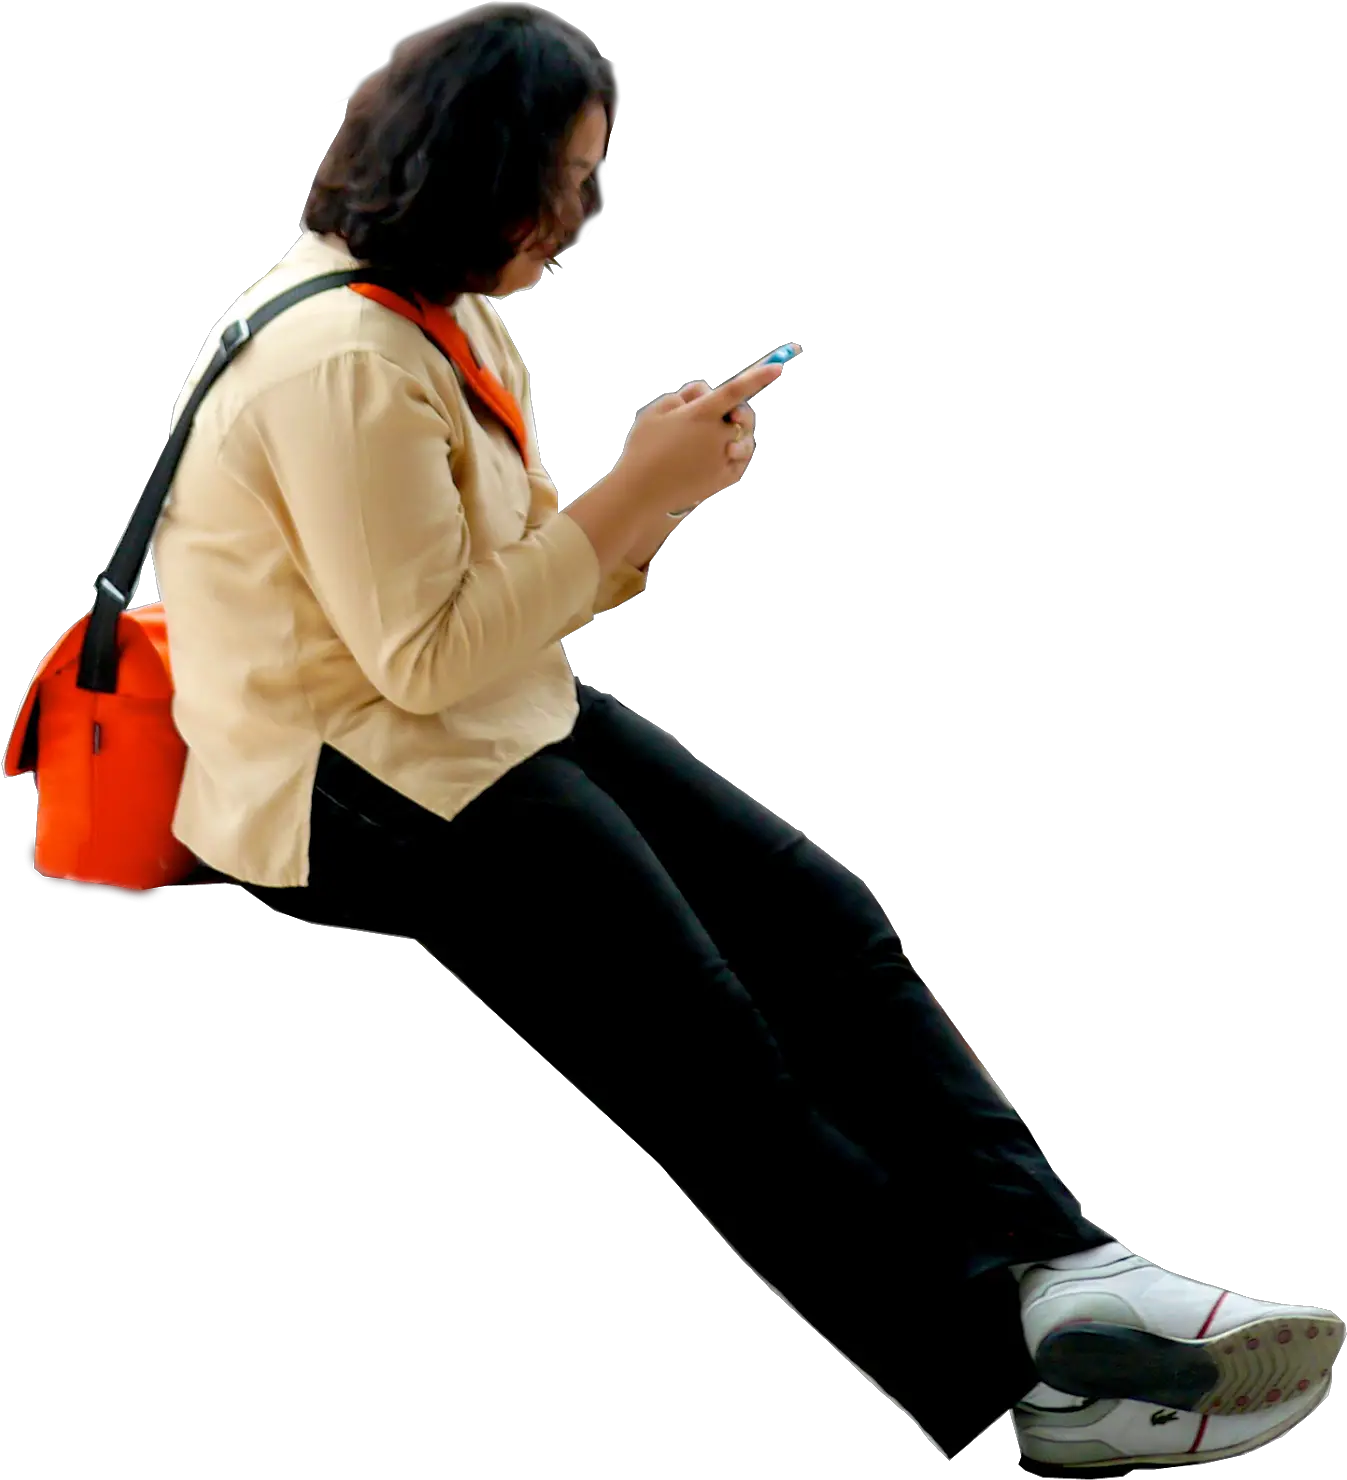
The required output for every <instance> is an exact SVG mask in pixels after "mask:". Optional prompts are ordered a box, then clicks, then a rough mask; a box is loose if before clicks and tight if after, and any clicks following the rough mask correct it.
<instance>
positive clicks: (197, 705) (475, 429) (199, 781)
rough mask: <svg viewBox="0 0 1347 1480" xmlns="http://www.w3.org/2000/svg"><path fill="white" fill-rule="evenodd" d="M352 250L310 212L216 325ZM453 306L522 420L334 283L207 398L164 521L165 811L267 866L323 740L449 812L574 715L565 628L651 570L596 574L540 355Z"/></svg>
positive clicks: (298, 805)
mask: <svg viewBox="0 0 1347 1480" xmlns="http://www.w3.org/2000/svg"><path fill="white" fill-rule="evenodd" d="M359 265H361V264H360V263H359V262H358V261H357V259H355V258H354V257H352V256H351V255H350V254H349V252H348V251H347V249H346V247H345V245H344V244H343V243H342V242H341V241H340V240H339V239H337V238H333V237H324V236H317V235H315V234H313V233H307V232H306V233H305V234H304V235H303V236H302V237H301V238H300V240H299V241H298V242H297V243H296V244H295V246H294V247H293V248H292V249H291V251H290V252H289V253H287V254H286V256H285V257H284V258H283V259H282V260H281V261H280V262H279V263H278V264H277V265H276V267H274V268H273V269H272V270H271V271H270V272H269V273H268V274H267V275H266V276H265V277H264V278H262V279H261V280H260V281H259V282H257V283H255V284H254V285H253V286H252V287H251V288H249V289H248V290H247V292H246V293H245V294H243V296H242V297H241V298H240V299H239V300H238V301H237V302H236V303H235V304H234V305H232V306H231V308H230V310H229V312H228V313H227V314H225V315H224V316H223V317H222V318H221V319H220V321H219V323H218V325H217V326H216V328H215V329H214V330H213V331H212V334H211V336H210V337H209V338H208V340H207V342H206V344H205V346H204V347H203V349H202V352H201V355H200V357H199V358H198V360H197V363H196V364H195V366H194V367H193V369H192V372H191V375H190V377H189V379H188V381H187V383H186V385H185V386H184V388H183V391H182V394H181V396H180V397H179V399H178V402H177V405H176V406H175V408H174V413H173V414H174V419H175V420H176V418H177V416H178V414H179V413H180V411H181V410H182V407H183V406H184V405H185V404H186V402H187V400H188V398H189V397H190V395H191V393H192V391H193V389H194V387H195V385H196V383H197V380H198V379H199V377H200V376H201V374H202V373H203V372H204V370H205V368H206V366H207V364H208V363H209V361H210V359H211V356H212V355H213V354H214V352H215V349H216V346H217V344H218V342H219V337H220V333H221V332H222V331H223V329H224V328H225V326H226V325H227V324H228V323H229V322H230V321H231V320H233V319H235V318H238V317H240V316H247V315H248V314H250V313H252V312H253V311H255V309H257V308H258V307H260V306H261V304H263V303H264V302H266V301H267V300H268V299H270V298H272V297H274V296H275V295H276V294H278V293H280V292H281V291H283V290H284V289H286V288H288V287H291V286H293V285H294V284H295V283H298V282H301V281H302V280H304V279H306V278H309V277H314V276H317V275H318V274H320V273H325V272H331V271H335V270H339V269H342V268H350V267H355V266H359ZM453 312H454V315H455V317H456V318H457V320H458V322H459V324H460V325H461V327H462V328H463V330H464V332H465V333H466V335H467V337H468V340H469V342H470V344H471V345H472V348H473V350H474V352H475V354H476V355H477V358H478V360H479V361H480V362H481V363H483V364H485V365H486V366H488V367H489V368H490V369H491V371H492V372H493V373H494V374H495V375H496V376H497V377H498V378H499V380H500V381H501V382H502V383H503V384H504V385H505V386H506V387H507V388H508V389H509V390H510V391H511V393H512V394H513V395H514V396H515V398H516V400H517V401H518V402H519V404H520V408H521V410H522V411H523V415H524V422H525V426H526V428H527V431H528V447H529V464H530V465H529V468H528V470H527V471H526V470H525V468H524V465H523V462H522V460H521V459H520V457H519V453H518V451H517V449H516V448H515V445H514V443H513V441H512V440H511V438H510V436H509V433H508V432H507V431H506V430H505V428H504V427H503V426H502V425H501V424H500V423H498V422H497V421H496V420H495V418H494V417H492V416H491V415H490V414H489V413H488V412H487V411H485V410H484V409H483V410H480V412H479V413H478V414H480V416H481V418H482V419H481V420H480V421H479V420H478V419H477V415H476V414H474V409H473V406H474V405H475V402H474V403H472V404H470V403H469V401H468V400H467V397H466V394H465V392H464V390H463V389H462V387H461V384H460V381H459V379H458V376H457V374H456V373H455V370H454V368H453V366H452V364H451V362H450V361H449V360H448V358H447V357H446V356H445V355H444V354H443V353H442V352H441V351H440V350H439V349H437V348H436V346H435V345H434V344H432V343H431V342H430V340H428V339H427V338H426V336H425V335H424V334H423V333H422V332H421V330H420V329H419V328H418V327H417V326H416V325H415V324H413V323H411V322H409V321H408V320H406V319H404V318H403V317H402V316H401V315H399V314H397V313H395V312H393V311H392V310H391V309H387V308H384V307H383V306H382V305H380V304H378V303H375V302H372V301H371V300H369V299H367V298H363V297H362V296H361V295H360V294H358V293H353V292H351V291H350V290H349V289H346V288H333V289H329V290H327V291H325V292H321V293H317V294H315V295H314V296H313V297H311V298H308V299H305V300H304V301H303V302H301V303H299V304H296V305H295V306H294V307H292V308H290V309H287V310H286V312H285V313H283V314H281V315H280V316H279V317H278V318H277V319H275V320H274V321H273V322H271V323H269V324H267V325H266V326H265V327H264V328H263V329H261V330H260V331H259V332H258V334H257V337H256V338H255V339H253V340H252V341H251V342H250V343H248V344H247V345H245V347H244V348H243V350H242V351H240V353H239V356H238V358H237V359H236V360H235V361H234V362H233V363H232V364H231V365H230V366H229V368H228V369H227V370H226V371H225V372H224V374H223V375H222V376H221V377H220V379H219V381H218V382H217V383H216V384H215V385H214V386H213V387H212V389H211V390H210V392H209V393H208V395H207V396H206V398H205V400H204V401H203V403H202V405H201V407H200V409H199V410H198V412H197V416H196V422H195V426H194V429H193V431H192V434H191V436H190V437H189V439H188V442H187V446H186V448H185V450H184V453H183V458H182V461H181V463H180V465H179V467H178V470H177V474H176V476H175V478H174V481H173V485H172V489H171V491H170V496H169V502H168V505H167V507H166V509H165V512H164V516H163V518H162V520H161V522H160V525H159V528H158V530H157V532H156V535H155V540H154V548H153V559H154V569H155V574H156V577H157V580H158V586H159V592H160V596H161V599H162V601H163V603H164V608H165V611H166V614H167V620H168V634H169V649H170V654H171V661H172V665H173V681H174V690H175V699H174V708H173V714H174V719H175V722H176V724H177V726H178V729H179V731H180V732H181V734H182V736H183V739H184V740H185V741H186V743H187V767H186V772H185V774H184V776H183V783H182V792H181V796H180V798H179V802H178V808H177V814H176V817H175V819H174V824H173V831H174V833H175V834H176V835H177V837H178V838H180V839H181V840H182V842H183V843H185V844H186V846H187V847H188V848H190V849H191V850H192V852H193V853H195V854H196V855H197V856H198V857H199V858H201V859H203V860H204V861H205V862H206V863H208V864H210V865H211V866H212V867H214V868H217V869H220V870H221V871H222V872H224V873H227V874H231V875H233V876H234V877H235V878H238V879H243V880H246V881H248V882H250V883H256V884H270V885H279V886H284V885H301V884H304V883H306V882H307V880H308V844H309V803H310V792H311V788H312V785H313V779H314V773H315V770H316V767H317V762H318V755H319V751H320V749H321V747H322V745H323V743H324V742H326V743H327V744H329V745H331V746H332V747H333V748H334V749H336V750H338V751H340V752H341V753H342V754H343V755H345V756H347V757H349V758H350V759H351V760H353V761H355V762H356V763H357V764H358V765H360V766H363V767H364V768H365V769H366V770H367V771H370V772H372V773H373V774H374V775H375V776H377V777H378V778H379V779H380V780H381V781H384V782H385V783H386V784H387V785H389V786H391V787H393V788H395V789H396V790H397V791H399V792H401V793H402V794H403V795H405V796H407V797H410V798H411V799H412V800H413V801H416V802H419V803H420V804H421V805H422V806H423V807H426V808H428V809H429V810H430V811H432V812H435V813H437V814H438V815H439V816H441V817H445V818H449V817H452V816H454V814H455V813H456V812H458V811H459V810H460V809H461V808H462V807H464V806H466V805H467V804H468V802H470V801H471V800H472V799H473V798H474V797H475V796H477V795H478V794H479V793H480V792H482V791H484V790H485V789H486V788H487V787H488V786H490V785H491V783H492V782H493V781H495V780H496V779H497V778H498V777H499V776H500V775H502V774H503V773H504V772H505V771H507V770H508V769H509V768H510V767H511V766H513V765H516V764H517V763H518V762H519V761H521V760H524V759H525V758H527V757H528V756H530V755H533V754H534V753H535V752H537V751H538V750H541V749H542V748H543V747H544V746H546V745H549V744H551V743H552V742H553V741H556V740H560V739H562V738H563V737H564V736H566V735H568V734H569V733H570V731H571V728H572V726H573V724H574V722H575V718H576V712H577V706H576V697H575V687H574V675H573V674H572V672H571V668H570V664H569V663H568V662H567V660H566V655H565V652H564V651H563V649H562V646H561V638H563V637H564V636H566V635H567V634H568V633H570V632H574V631H575V630H576V629H577V628H579V627H582V626H584V625H585V624H586V623H587V622H589V621H591V620H592V619H593V617H594V615H595V613H596V612H600V611H606V610H608V609H610V608H611V607H614V606H617V605H619V604H620V603H621V602H624V601H627V600H628V599H630V598H631V597H632V596H635V595H637V594H638V593H639V592H641V591H643V590H644V589H645V584H646V577H645V574H644V573H643V572H642V571H639V570H637V569H636V568H635V567H634V566H631V565H627V564H624V565H622V566H620V567H619V568H618V569H617V570H616V571H614V572H613V573H612V574H611V575H610V576H608V577H607V578H606V579H604V580H603V581H602V582H601V581H600V577H599V562H598V557H597V556H596V555H595V553H594V548H593V546H592V545H591V544H590V542H589V539H588V537H587V536H586V535H585V533H584V532H583V530H581V528H580V526H579V525H578V524H576V523H575V522H574V521H573V520H571V519H569V518H568V517H567V516H566V515H565V514H562V513H559V512H558V498H557V490H556V489H555V487H554V486H553V484H552V482H551V480H550V479H549V478H548V476H547V474H546V473H545V472H544V471H543V469H542V466H541V464H540V462H539V461H538V448H537V434H536V430H535V427H534V422H533V411H532V406H531V403H530V396H529V376H528V371H527V370H526V369H525V367H524V365H523V362H522V361H521V359H520V357H519V352H518V350H516V348H515V346H514V343H513V342H512V340H511V339H510V336H509V334H508V333H507V332H506V330H505V326H504V325H503V324H502V323H501V321H500V318H499V316H498V315H497V313H496V311H495V309H494V307H493V306H492V305H491V303H490V301H489V300H488V299H487V298H485V297H483V296H480V295H476V294H464V295H463V296H462V297H460V298H459V299H458V300H457V301H456V302H455V304H454V307H453Z"/></svg>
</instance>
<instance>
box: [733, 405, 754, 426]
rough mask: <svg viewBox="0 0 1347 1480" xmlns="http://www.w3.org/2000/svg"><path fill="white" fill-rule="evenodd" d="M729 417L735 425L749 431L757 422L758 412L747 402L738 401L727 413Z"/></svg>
mask: <svg viewBox="0 0 1347 1480" xmlns="http://www.w3.org/2000/svg"><path fill="white" fill-rule="evenodd" d="M729 419H730V421H732V422H733V423H734V424H735V426H740V427H743V429H744V430H745V431H746V432H749V433H751V432H752V431H753V428H754V427H756V426H757V424H758V413H757V412H756V411H754V409H753V408H752V407H751V406H749V405H748V404H747V403H740V404H739V405H738V406H736V407H735V408H734V410H733V411H731V412H730V413H729Z"/></svg>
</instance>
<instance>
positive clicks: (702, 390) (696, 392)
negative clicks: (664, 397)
mask: <svg viewBox="0 0 1347 1480" xmlns="http://www.w3.org/2000/svg"><path fill="white" fill-rule="evenodd" d="M710 389H711V387H710V386H709V385H708V384H707V383H706V381H704V380H690V381H688V383H687V384H686V385H685V386H684V387H683V388H682V390H680V391H679V392H678V394H679V395H680V396H681V397H682V398H683V401H684V403H685V404H686V403H687V402H690V401H696V400H697V399H699V398H700V397H701V396H704V395H705V394H706V393H707V391H709V390H710Z"/></svg>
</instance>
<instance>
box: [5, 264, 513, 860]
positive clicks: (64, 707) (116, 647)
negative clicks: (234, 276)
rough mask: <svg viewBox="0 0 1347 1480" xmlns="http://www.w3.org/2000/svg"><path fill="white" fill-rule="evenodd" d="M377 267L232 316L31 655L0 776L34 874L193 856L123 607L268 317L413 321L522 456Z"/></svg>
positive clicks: (462, 350) (471, 365)
mask: <svg viewBox="0 0 1347 1480" xmlns="http://www.w3.org/2000/svg"><path fill="white" fill-rule="evenodd" d="M389 283H390V279H389V277H388V275H387V274H386V273H383V272H380V271H378V270H376V269H371V268H354V269H348V270H345V271H341V272H331V273H324V274H323V275H322V276H321V277H316V278H311V279H309V281H307V282H303V283H299V284H297V285H296V286H295V287H293V288H290V289H287V291H286V292H284V293H282V294H280V295H279V296H278V297H276V298H274V299H273V300H272V301H271V302H270V303H267V304H264V305H263V307H261V308H260V309H258V311H257V312H256V313H255V314H254V315H253V316H252V317H251V318H250V319H247V320H244V319H239V320H237V321H236V322H234V323H232V324H230V325H229V326H228V328H227V329H226V330H225V331H224V333H223V334H222V335H221V338H220V345H219V348H218V349H217V350H216V351H215V355H214V357H213V358H212V359H211V361H210V363H209V365H208V366H207V367H206V370H205V371H204V373H203V374H202V376H201V380H200V382H199V383H198V384H197V386H196V388H195V390H194V391H193V393H192V396H191V399H190V400H189V401H188V402H187V405H186V406H185V407H184V408H183V412H182V415H181V416H180V417H179V419H178V422H177V424H176V426H175V427H174V428H173V433H172V435H171V436H170V438H169V440H168V445H167V446H166V447H165V448H164V451H163V453H162V454H161V456H160V458H159V461H158V463H157V464H156V465H155V469H154V472H153V473H152V474H151V475H150V481H149V482H148V483H147V484H146V486H145V491H144V493H142V494H141V496H140V501H139V503H138V504H137V505H136V508H135V512H134V513H133V514H132V516H131V522H130V523H129V524H128V525H127V527H126V532H125V533H124V534H123V535H122V538H121V542H120V543H119V544H118V546H117V549H116V551H115V552H114V554H113V557H112V559H111V561H110V562H109V563H108V567H107V569H106V570H105V571H104V572H103V574H102V575H100V576H99V577H98V579H97V581H96V582H95V583H94V587H95V591H96V593H97V594H96V597H95V601H94V606H93V609H92V611H90V612H89V614H88V615H87V616H85V617H82V618H81V619H80V620H79V621H78V622H76V624H75V625H74V626H73V627H72V628H71V629H70V630H69V631H68V632H67V633H66V634H65V636H64V637H62V638H61V640H60V642H58V643H57V644H56V646H55V647H54V648H53V649H52V650H51V652H49V653H48V654H47V656H46V658H44V659H43V661H42V664H41V666H40V667H39V668H38V671H37V675H36V676H35V677H34V679H33V682H32V684H31V685H30V687H29V689H28V694H27V696H26V698H25V699H24V701H23V706H22V708H21V709H20V710H19V716H18V719H17V721H16V722H15V725H14V730H13V733H12V734H11V736H10V740H9V745H8V748H7V749H6V751H5V774H6V775H7V776H18V775H22V774H23V773H24V772H25V771H32V772H33V774H34V780H35V781H36V783H37V795H38V802H37V842H36V847H35V849H34V855H33V858H34V864H35V866H36V868H37V871H38V873H40V874H44V875H47V876H48V877H50V878H56V879H76V880H80V881H82V882H84V883H90V884H114V885H118V886H120V887H121V888H124V889H155V888H158V887H159V886H160V885H163V884H177V883H181V882H183V881H184V880H186V879H187V878H188V876H189V875H190V874H192V873H193V872H194V871H195V870H196V869H197V860H196V858H195V856H194V855H193V854H192V853H190V852H189V851H188V850H187V849H186V848H185V847H184V846H183V845H182V843H180V842H179V841H178V839H177V838H175V837H174V836H173V815H174V812H175V811H176V810H177V804H178V791H179V788H180V787H181V785H182V773H183V767H184V765H185V764H186V760H187V747H186V745H185V744H184V743H183V739H182V737H181V735H179V733H178V730H177V727H176V726H175V725H174V723H173V713H172V708H173V674H172V668H171V665H170V662H169V642H168V629H167V625H166V621H165V614H164V608H163V606H162V605H161V604H160V603H155V604H154V605H152V606H140V607H135V608H133V609H131V610H129V611H128V610H127V603H128V602H129V601H130V598H131V593H132V592H134V591H135V588H136V585H137V583H138V582H139V580H140V574H141V571H142V570H143V569H144V565H145V561H146V558H147V557H148V555H149V550H150V542H151V540H152V538H153V535H154V530H155V526H156V525H157V524H158V522H159V515H160V514H161V512H162V511H163V507H164V502H165V500H166V499H167V497H168V492H169V487H170V485H171V484H172V481H173V475H174V472H175V471H176V469H177V466H178V461H179V459H180V458H181V457H182V452H183V448H184V447H185V446H186V445H187V438H188V435H189V434H190V432H191V427H192V420H193V418H194V416H195V415H196V412H197V408H198V407H199V406H200V405H201V402H202V400H203V399H204V397H205V395H206V393H207V391H209V390H210V388H211V386H212V385H213V384H214V383H215V381H216V380H217V379H218V378H219V377H220V375H221V374H222V373H223V372H224V370H225V368H226V367H227V366H228V365H229V364H230V363H231V362H232V360H233V359H234V358H235V356H236V355H237V354H238V353H239V351H240V350H241V348H242V347H243V346H244V345H245V344H246V343H247V342H248V341H249V340H250V339H251V338H252V336H253V335H254V334H255V333H256V332H257V331H258V330H259V329H260V328H262V327H263V326H264V325H265V324H267V323H269V322H270V321H271V320H272V319H273V318H275V317H276V315H277V314H279V313H283V312H284V311H285V310H286V309H287V308H289V307H291V306H292V305H293V304H295V303H298V302H300V301H301V300H302V299H304V298H307V297H309V296H310V295H311V294H313V293H321V292H325V291H326V290H328V289H329V288H337V287H350V288H353V289H354V290H355V291H356V292H359V293H362V294H364V295H365V296H368V297H371V298H374V299H375V300H376V301H378V302H379V303H382V304H383V305H384V306H385V307H387V308H391V309H393V310H394V311H395V312H397V313H400V314H402V315H403V316H404V317H406V318H409V319H411V320H412V321H413V322H414V323H416V324H418V325H419V326H420V328H421V330H422V331H423V332H424V333H425V334H426V336H427V338H429V339H430V340H431V341H432V342H433V343H434V344H436V345H437V346H438V347H439V348H440V349H441V350H442V351H443V352H444V353H445V354H446V355H448V356H449V358H450V359H451V361H452V362H453V363H454V365H455V366H456V367H457V368H458V370H459V371H460V372H461V376H462V378H463V379H464V380H466V382H467V384H468V386H469V387H470V388H471V389H472V390H473V391H475V392H476V394H477V396H478V398H479V399H480V400H482V401H483V402H484V404H485V405H486V406H487V408H488V409H489V410H490V411H491V412H492V413H494V414H495V415H496V416H497V417H499V418H500V420H501V421H502V422H504V423H505V426H506V428H507V429H508V431H509V432H510V434H511V436H512V437H513V438H514V441H515V444H516V445H517V447H518V448H519V451H520V454H521V456H524V457H525V463H526V465H527V454H526V452H525V435H524V423H523V418H522V416H521V414H520V412H519V408H518V405H517V403H516V402H515V400H514V398H513V397H512V396H511V395H510V393H509V391H507V390H506V389H505V387H504V386H502V385H501V384H500V382H499V381H498V380H497V379H496V378H495V376H493V375H492V374H491V372H490V371H489V370H486V369H485V368H484V367H482V366H480V365H478V364H477V362H476V359H475V357H474V356H473V353H472V349H471V346H470V345H469V344H468V340H467V337H466V336H465V335H464V333H463V330H462V329H461V328H460V327H459V325H458V323H457V322H456V320H455V319H454V318H453V316H452V314H450V313H449V311H448V310H447V309H445V308H443V307H441V306H440V305H437V304H431V303H428V302H426V300H424V299H422V298H420V297H419V295H417V294H416V293H414V292H411V293H405V294H403V293H402V292H401V291H400V290H398V289H396V288H394V287H392V286H381V285H380V284H389Z"/></svg>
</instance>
